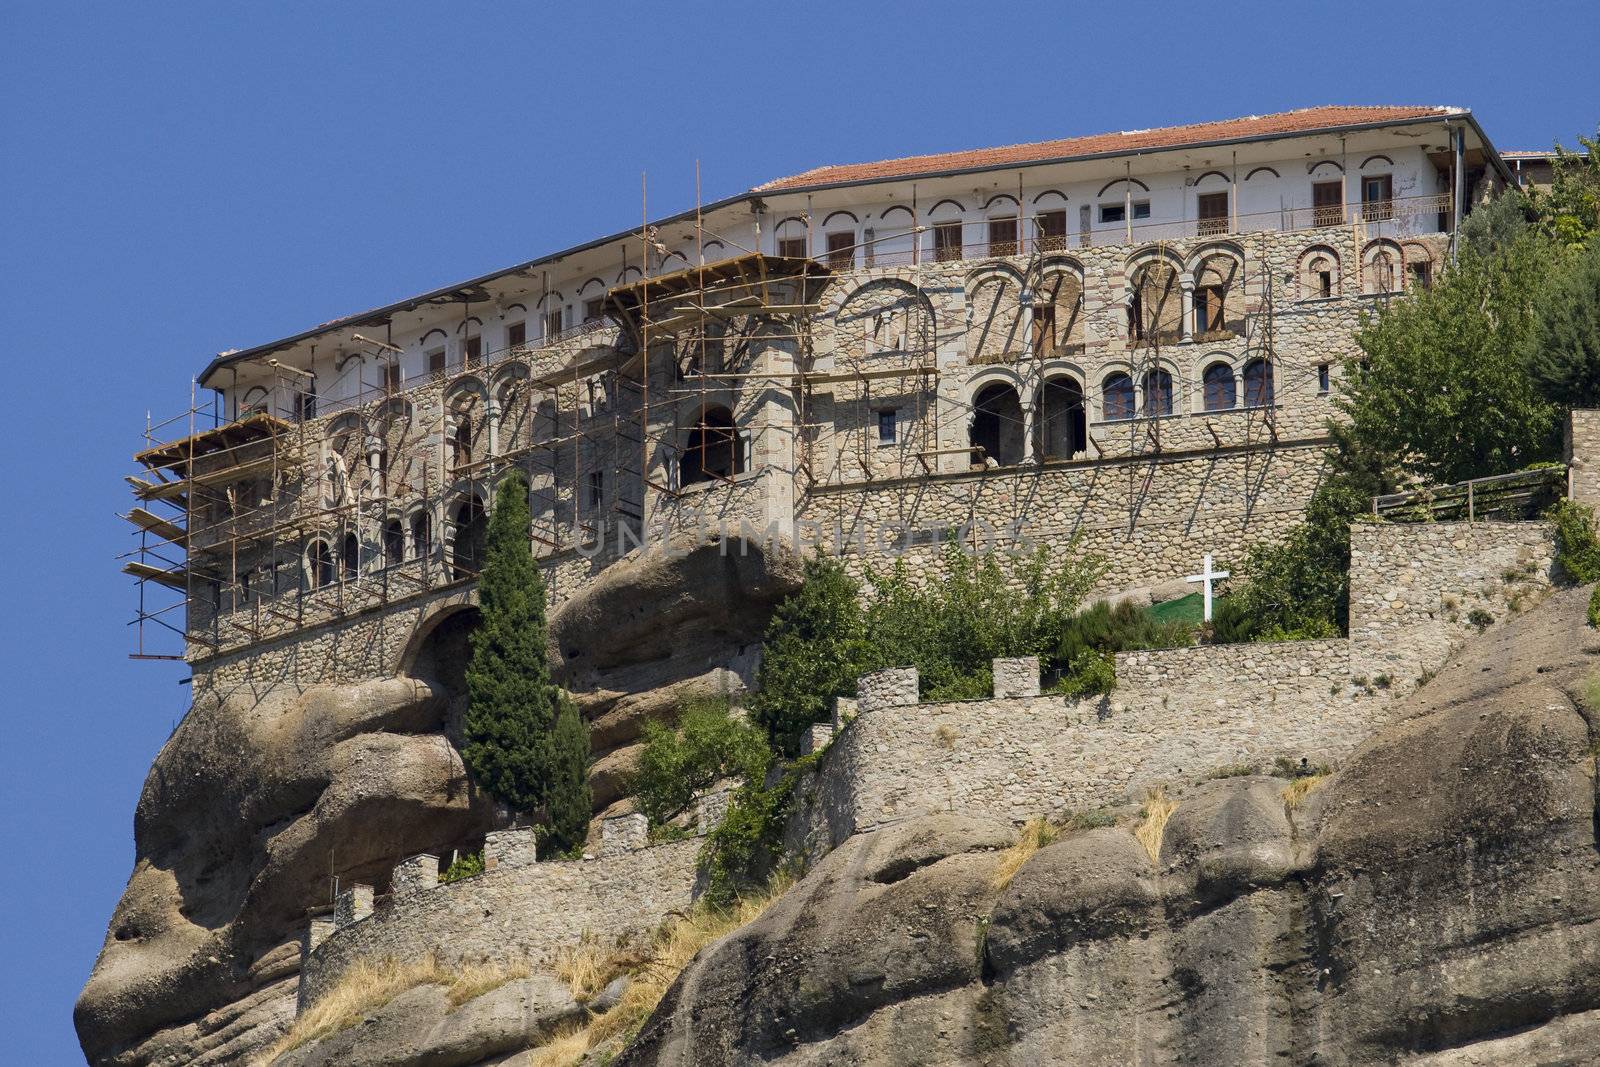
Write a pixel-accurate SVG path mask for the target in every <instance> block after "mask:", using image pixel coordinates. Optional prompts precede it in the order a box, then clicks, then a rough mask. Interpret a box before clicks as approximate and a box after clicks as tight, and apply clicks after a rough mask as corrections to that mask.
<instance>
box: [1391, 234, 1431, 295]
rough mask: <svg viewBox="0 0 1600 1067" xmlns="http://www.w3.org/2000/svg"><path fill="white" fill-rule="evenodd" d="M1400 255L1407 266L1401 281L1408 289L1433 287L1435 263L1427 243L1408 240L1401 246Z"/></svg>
mask: <svg viewBox="0 0 1600 1067" xmlns="http://www.w3.org/2000/svg"><path fill="white" fill-rule="evenodd" d="M1400 257H1401V262H1402V263H1403V264H1404V266H1405V274H1404V276H1403V277H1402V278H1401V283H1402V284H1403V285H1404V286H1405V287H1406V288H1407V289H1431V288H1433V275H1434V269H1435V264H1434V261H1433V253H1432V251H1431V250H1429V248H1428V246H1427V245H1425V244H1423V243H1422V242H1421V241H1407V242H1406V243H1405V244H1403V245H1401V246H1400Z"/></svg>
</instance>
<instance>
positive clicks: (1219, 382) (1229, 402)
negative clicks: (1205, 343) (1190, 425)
mask: <svg viewBox="0 0 1600 1067" xmlns="http://www.w3.org/2000/svg"><path fill="white" fill-rule="evenodd" d="M1238 405H1239V384H1238V379H1237V376H1236V375H1235V374H1234V372H1233V363H1232V362H1230V361H1229V360H1228V359H1227V358H1226V357H1224V358H1222V359H1215V358H1214V359H1212V360H1211V362H1209V363H1208V364H1206V369H1205V370H1203V371H1202V372H1201V373H1200V407H1201V410H1203V411H1232V410H1233V409H1234V408H1235V407H1237V406H1238Z"/></svg>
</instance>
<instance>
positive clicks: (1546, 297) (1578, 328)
mask: <svg viewBox="0 0 1600 1067" xmlns="http://www.w3.org/2000/svg"><path fill="white" fill-rule="evenodd" d="M1527 364H1528V373H1529V374H1530V375H1531V376H1532V378H1533V380H1534V381H1535V382H1536V383H1537V384H1538V386H1539V388H1540V390H1541V391H1542V392H1543V393H1544V395H1545V396H1546V397H1547V398H1548V399H1550V400H1552V401H1554V402H1555V403H1557V404H1559V405H1561V406H1562V407H1568V408H1576V407H1588V408H1592V407H1596V406H1600V237H1593V238H1590V240H1589V243H1588V244H1586V245H1584V246H1582V248H1581V249H1579V251H1578V252H1577V254H1576V255H1574V256H1571V257H1569V258H1568V259H1567V261H1566V262H1564V263H1563V264H1562V266H1561V267H1560V268H1559V269H1558V270H1557V271H1556V272H1555V274H1554V277H1553V278H1552V279H1551V281H1550V284H1549V286H1548V287H1547V288H1546V289H1545V291H1544V292H1543V293H1542V294H1541V295H1540V297H1539V299H1538V301H1537V304H1536V312H1535V316H1534V322H1533V327H1532V329H1531V330H1530V331H1529V333H1528V339H1527Z"/></svg>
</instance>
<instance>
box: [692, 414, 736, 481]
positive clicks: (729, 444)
mask: <svg viewBox="0 0 1600 1067" xmlns="http://www.w3.org/2000/svg"><path fill="white" fill-rule="evenodd" d="M681 470H682V472H683V473H682V478H681V481H682V484H684V485H693V484H695V483H696V482H708V481H710V480H711V479H713V478H732V477H733V476H734V475H736V474H743V473H744V450H743V449H741V448H740V447H739V431H738V429H737V428H736V427H735V426H734V422H733V413H732V412H730V411H729V410H728V409H727V408H725V407H720V406H717V407H708V408H706V409H705V411H703V412H701V414H700V419H699V421H698V422H696V423H695V426H694V429H692V430H690V431H689V439H688V441H687V442H686V443H685V445H684V450H683V463H682V466H681Z"/></svg>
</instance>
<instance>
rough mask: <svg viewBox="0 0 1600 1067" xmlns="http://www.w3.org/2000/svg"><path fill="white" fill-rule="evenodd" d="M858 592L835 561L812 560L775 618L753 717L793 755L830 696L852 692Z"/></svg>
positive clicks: (859, 629)
mask: <svg viewBox="0 0 1600 1067" xmlns="http://www.w3.org/2000/svg"><path fill="white" fill-rule="evenodd" d="M860 593H861V588H860V586H859V585H858V584H857V583H856V581H855V580H854V579H853V578H851V577H850V576H849V575H848V574H846V573H845V571H844V568H843V567H841V566H840V565H839V564H838V562H837V561H836V560H832V559H828V558H826V557H820V556H819V557H814V558H811V559H807V560H806V562H805V570H804V580H803V582H802V583H801V586H800V588H799V590H798V591H796V592H795V593H793V594H792V595H790V596H788V597H785V598H784V600H783V602H782V603H781V604H779V605H778V608H777V610H776V611H774V612H773V615H772V620H771V621H770V622H769V623H768V625H767V633H766V638H765V640H764V642H763V644H762V650H761V666H760V667H759V668H758V669H757V672H756V693H755V696H754V697H753V698H752V699H751V701H750V719H751V721H752V722H754V723H755V724H756V725H757V726H759V727H761V728H762V729H763V730H765V731H766V734H767V736H768V737H769V738H771V740H772V746H773V748H775V749H777V750H778V751H780V752H785V753H787V754H789V755H794V754H795V753H796V752H797V751H799V744H800V734H801V732H802V731H804V730H805V728H806V727H807V726H809V725H810V724H811V723H814V722H821V721H822V720H823V719H825V718H827V717H828V715H829V713H830V712H831V710H832V701H833V698H834V697H836V696H845V695H847V694H850V693H854V692H855V684H856V677H857V676H858V675H859V674H860V673H861V670H862V664H863V663H864V662H865V661H866V653H867V644H866V638H865V633H864V629H863V620H862V612H861V603H860Z"/></svg>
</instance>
